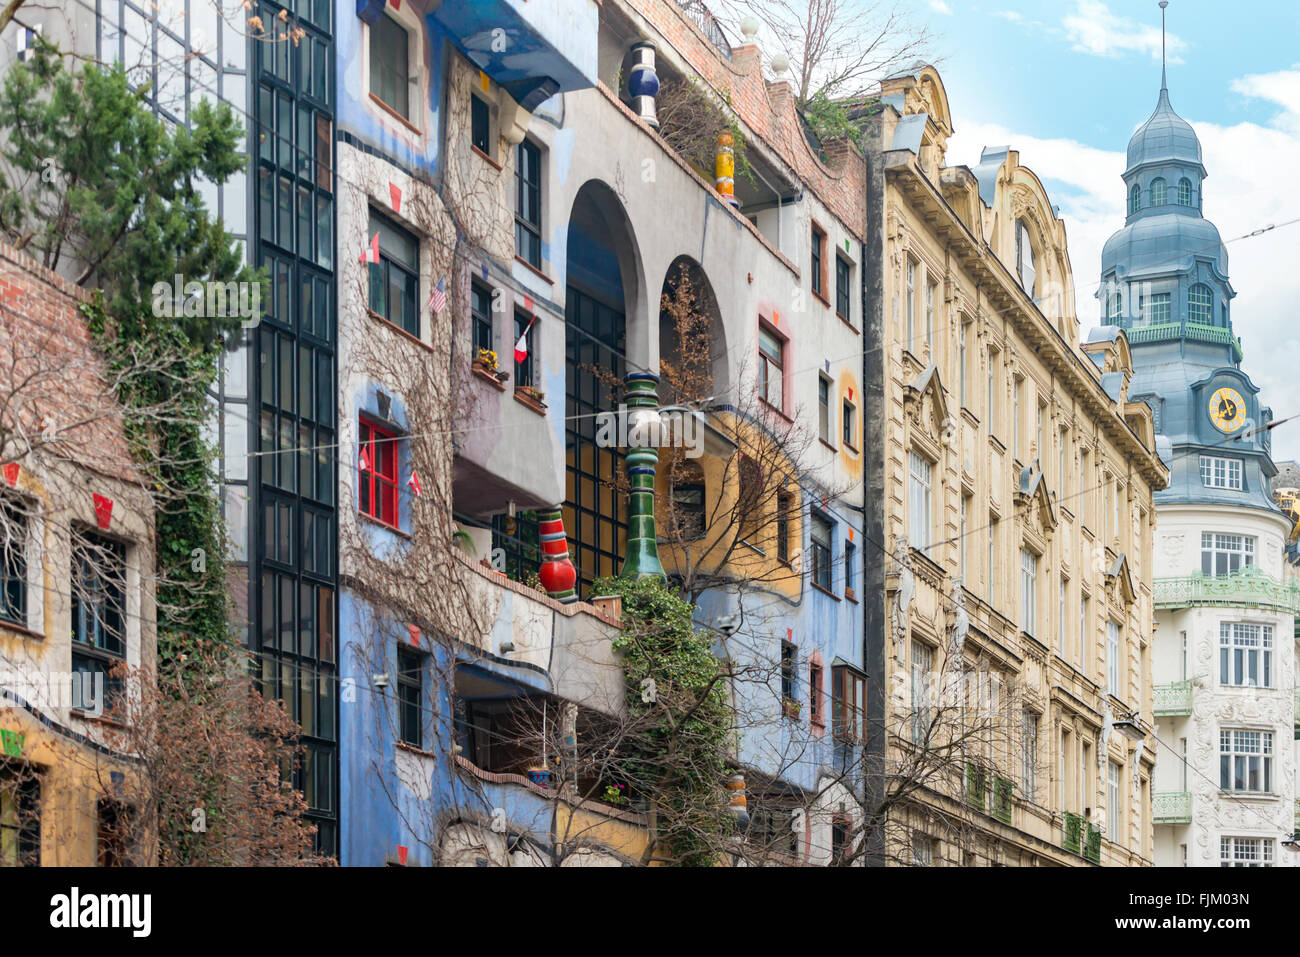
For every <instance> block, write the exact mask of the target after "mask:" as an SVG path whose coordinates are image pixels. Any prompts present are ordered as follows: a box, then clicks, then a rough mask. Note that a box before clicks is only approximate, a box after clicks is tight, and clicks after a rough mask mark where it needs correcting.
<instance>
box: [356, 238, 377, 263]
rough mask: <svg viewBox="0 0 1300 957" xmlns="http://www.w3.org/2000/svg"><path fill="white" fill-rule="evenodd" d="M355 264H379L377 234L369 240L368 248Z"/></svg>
mask: <svg viewBox="0 0 1300 957" xmlns="http://www.w3.org/2000/svg"><path fill="white" fill-rule="evenodd" d="M357 262H363V263H377V262H379V234H378V233H375V235H374V236H373V237H372V238H371V240H370V247H369V248H368V249H367V250H366V251H365V252H363V253H362V254H361V256H360V258H359V259H358V260H357Z"/></svg>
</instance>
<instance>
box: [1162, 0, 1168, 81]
mask: <svg viewBox="0 0 1300 957" xmlns="http://www.w3.org/2000/svg"><path fill="white" fill-rule="evenodd" d="M1167 6H1169V0H1160V91H1161V92H1162V93H1167V92H1169V85H1168V84H1167V83H1166V82H1165V7H1167Z"/></svg>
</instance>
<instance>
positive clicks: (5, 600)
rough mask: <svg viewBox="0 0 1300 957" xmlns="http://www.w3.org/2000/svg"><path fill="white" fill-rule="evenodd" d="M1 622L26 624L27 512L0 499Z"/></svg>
mask: <svg viewBox="0 0 1300 957" xmlns="http://www.w3.org/2000/svg"><path fill="white" fill-rule="evenodd" d="M0 513H3V514H0V522H3V528H2V529H0V539H2V541H0V550H3V555H0V621H6V622H9V623H10V624H14V625H18V626H20V627H22V628H26V627H27V532H28V525H27V520H28V517H27V514H26V513H25V512H24V511H23V509H22V506H21V505H19V504H18V503H17V502H13V501H3V502H0Z"/></svg>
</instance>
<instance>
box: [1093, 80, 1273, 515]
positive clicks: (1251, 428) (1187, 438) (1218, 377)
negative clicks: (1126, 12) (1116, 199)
mask: <svg viewBox="0 0 1300 957" xmlns="http://www.w3.org/2000/svg"><path fill="white" fill-rule="evenodd" d="M1206 175H1207V174H1206V170H1205V166H1204V165H1203V163H1202V161H1201V143H1200V140H1199V139H1198V138H1197V136H1196V132H1195V130H1193V129H1192V125H1191V124H1190V123H1188V122H1187V121H1186V120H1185V119H1183V118H1182V117H1181V116H1179V115H1178V114H1177V113H1176V112H1174V108H1173V104H1172V103H1171V102H1170V98H1169V87H1168V84H1167V83H1166V82H1165V78H1164V75H1163V73H1162V76H1161V85H1160V95H1159V98H1158V99H1157V101H1156V108H1155V112H1153V113H1152V114H1151V116H1150V118H1149V119H1148V120H1147V121H1146V122H1145V123H1143V124H1142V125H1141V126H1140V127H1138V129H1137V131H1136V132H1135V133H1134V134H1133V137H1132V139H1130V140H1129V144H1128V165H1127V168H1126V169H1125V170H1124V189H1125V197H1126V203H1127V210H1128V215H1127V218H1126V219H1125V223H1124V227H1123V228H1122V229H1120V230H1119V231H1118V232H1116V233H1115V234H1114V235H1113V236H1111V237H1110V239H1108V240H1107V241H1106V245H1105V247H1104V248H1103V249H1102V255H1101V284H1100V286H1099V287H1098V290H1097V294H1096V295H1097V298H1098V300H1099V301H1100V305H1101V314H1102V322H1103V323H1104V324H1106V325H1112V326H1118V327H1120V328H1121V329H1123V330H1124V332H1125V334H1126V335H1127V337H1128V341H1129V346H1130V348H1131V349H1132V354H1133V367H1134V378H1133V381H1132V383H1131V385H1130V387H1129V397H1130V398H1131V399H1135V400H1142V399H1145V400H1146V401H1147V402H1148V403H1149V404H1150V405H1151V408H1152V410H1153V411H1154V413H1155V427H1156V431H1157V432H1158V433H1162V434H1164V435H1166V436H1168V437H1169V439H1170V441H1171V443H1172V444H1173V450H1174V459H1175V461H1174V465H1173V470H1172V475H1171V477H1170V484H1169V488H1168V489H1166V490H1165V491H1163V492H1159V493H1157V495H1156V501H1157V503H1163V502H1169V501H1180V502H1222V503H1226V502H1231V503H1233V504H1236V505H1241V506H1247V507H1257V508H1262V509H1265V510H1268V511H1273V510H1275V509H1276V506H1275V504H1274V503H1273V500H1272V496H1271V494H1270V491H1269V489H1268V482H1267V479H1268V478H1269V477H1271V476H1272V475H1273V474H1275V472H1276V469H1275V468H1274V467H1273V464H1272V462H1271V461H1270V460H1269V435H1268V432H1267V430H1266V427H1267V425H1268V423H1269V421H1270V420H1271V419H1272V411H1271V410H1270V409H1267V408H1261V407H1260V405H1259V402H1258V391H1259V390H1258V389H1257V388H1256V387H1255V386H1254V384H1253V383H1251V381H1250V379H1249V377H1247V376H1246V374H1245V373H1244V372H1242V371H1241V369H1240V363H1241V358H1242V351H1241V343H1240V341H1239V340H1238V338H1237V337H1236V335H1234V333H1233V327H1232V317H1231V302H1232V298H1233V297H1234V296H1235V295H1236V292H1235V291H1234V290H1233V288H1232V283H1231V282H1229V280H1228V252H1227V250H1226V249H1225V248H1224V245H1223V240H1222V239H1221V238H1220V236H1219V231H1218V229H1216V228H1215V226H1214V224H1213V223H1211V222H1210V221H1209V220H1208V219H1206V218H1205V217H1204V216H1203V215H1202V213H1201V208H1202V203H1201V201H1202V196H1203V190H1204V184H1205V180H1206ZM1215 449H1217V450H1218V452H1219V453H1221V452H1223V451H1224V450H1231V453H1232V455H1233V456H1235V457H1238V459H1239V461H1240V463H1241V466H1242V469H1243V473H1244V474H1243V476H1242V480H1241V481H1240V482H1237V481H1236V480H1235V478H1234V480H1233V481H1232V482H1231V483H1230V484H1231V485H1232V486H1233V487H1231V488H1220V487H1215V486H1207V485H1206V484H1205V483H1204V482H1203V481H1202V476H1201V463H1200V450H1215ZM1216 454H1217V453H1216ZM1233 468H1234V470H1235V469H1236V466H1235V465H1234V466H1233ZM1238 486H1240V487H1238Z"/></svg>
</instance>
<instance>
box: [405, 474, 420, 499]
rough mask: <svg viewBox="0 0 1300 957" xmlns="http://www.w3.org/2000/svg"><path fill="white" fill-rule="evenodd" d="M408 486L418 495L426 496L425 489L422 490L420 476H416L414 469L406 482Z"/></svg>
mask: <svg viewBox="0 0 1300 957" xmlns="http://www.w3.org/2000/svg"><path fill="white" fill-rule="evenodd" d="M406 484H407V485H409V486H411V491H412V492H414V493H415V494H416V495H423V494H424V489H422V488H420V476H418V475H416V474H415V470H414V469H412V470H411V477H410V478H409V479H407V480H406Z"/></svg>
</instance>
